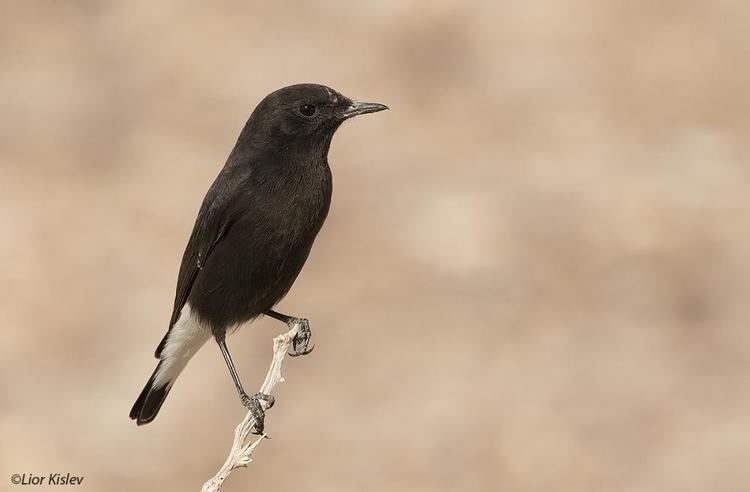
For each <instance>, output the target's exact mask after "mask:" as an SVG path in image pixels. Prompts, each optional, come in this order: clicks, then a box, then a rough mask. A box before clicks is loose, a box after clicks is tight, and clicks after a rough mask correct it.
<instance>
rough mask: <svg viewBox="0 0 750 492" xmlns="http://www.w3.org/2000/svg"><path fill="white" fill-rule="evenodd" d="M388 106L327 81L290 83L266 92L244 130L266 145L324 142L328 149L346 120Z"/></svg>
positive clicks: (315, 145) (319, 143)
mask: <svg viewBox="0 0 750 492" xmlns="http://www.w3.org/2000/svg"><path fill="white" fill-rule="evenodd" d="M385 109H388V107H387V106H385V105H383V104H377V103H365V102H358V101H353V100H351V99H349V98H348V97H346V96H344V95H342V94H340V93H339V92H337V91H335V90H333V89H331V88H330V87H326V86H324V85H319V84H297V85H290V86H288V87H284V88H282V89H278V90H276V91H274V92H272V93H271V94H269V95H268V96H266V97H265V98H264V99H263V100H262V101H261V102H260V104H258V106H257V107H256V108H255V111H253V114H252V115H251V116H250V119H249V120H248V122H247V125H246V126H245V130H243V132H242V133H243V134H244V136H245V138H246V139H250V140H256V141H263V142H264V144H266V145H268V144H278V145H281V146H293V147H298V146H302V147H317V146H318V145H323V146H324V147H325V149H326V151H327V147H328V145H329V144H330V141H331V138H332V136H333V134H334V132H335V131H336V129H337V128H338V127H339V125H341V123H343V122H344V121H345V120H347V119H349V118H352V117H354V116H358V115H361V114H367V113H375V112H377V111H383V110H385ZM242 139H243V135H240V140H242ZM238 143H239V142H238Z"/></svg>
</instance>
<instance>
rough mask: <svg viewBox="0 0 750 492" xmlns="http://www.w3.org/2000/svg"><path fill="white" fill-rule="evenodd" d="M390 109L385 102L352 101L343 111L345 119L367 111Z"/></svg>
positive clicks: (342, 114)
mask: <svg viewBox="0 0 750 492" xmlns="http://www.w3.org/2000/svg"><path fill="white" fill-rule="evenodd" d="M386 109H388V106H386V105H385V104H378V103H368V102H359V101H352V103H351V104H350V105H349V106H348V107H347V108H346V109H345V110H344V112H343V113H341V116H343V118H344V119H347V118H351V117H353V116H359V115H361V114H367V113H377V112H378V111H384V110H386Z"/></svg>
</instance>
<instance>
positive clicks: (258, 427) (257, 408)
mask: <svg viewBox="0 0 750 492" xmlns="http://www.w3.org/2000/svg"><path fill="white" fill-rule="evenodd" d="M216 342H217V343H218V344H219V350H221V354H222V355H223V356H224V361H225V362H226V363H227V367H228V368H229V374H231V375H232V381H234V386H235V388H237V393H238V394H239V396H240V401H242V404H243V405H244V406H245V408H247V409H248V410H250V412H251V413H252V414H253V417H254V418H255V425H254V426H253V431H252V432H253V434H257V435H261V434H263V428H264V425H265V420H266V412H265V410H268V409H270V408H271V407H272V406H273V404H274V402H275V401H276V400H275V399H274V397H273V396H271V395H266V394H264V393H255V394H254V395H253V396H248V394H247V393H246V392H245V389H244V388H243V387H242V381H240V375H239V374H238V373H237V368H235V367H234V362H233V361H232V356H231V354H230V353H229V348H228V347H227V343H226V340H225V339H224V338H223V337H222V338H220V339H217V340H216ZM261 401H262V402H265V404H266V409H265V410H264V409H263V405H261V404H260V402H261Z"/></svg>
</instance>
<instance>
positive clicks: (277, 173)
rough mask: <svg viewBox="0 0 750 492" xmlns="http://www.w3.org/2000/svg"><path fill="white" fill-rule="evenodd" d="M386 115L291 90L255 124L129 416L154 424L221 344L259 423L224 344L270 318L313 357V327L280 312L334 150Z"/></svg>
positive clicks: (201, 234)
mask: <svg viewBox="0 0 750 492" xmlns="http://www.w3.org/2000/svg"><path fill="white" fill-rule="evenodd" d="M384 109H388V108H387V107H386V106H384V105H382V104H375V103H363V102H356V101H353V100H351V99H349V98H347V97H345V96H343V95H341V94H339V93H338V92H336V91H335V90H333V89H331V88H328V87H326V86H323V85H317V84H298V85H292V86H289V87H284V88H282V89H279V90H277V91H275V92H272V93H271V94H269V95H268V96H266V97H265V98H264V99H263V100H262V101H261V102H260V104H258V106H257V107H256V108H255V110H254V111H253V113H252V114H251V115H250V119H248V121H247V123H246V124H245V127H244V128H243V129H242V132H241V133H240V136H239V138H238V139H237V143H236V144H235V146H234V149H233V150H232V152H231V154H230V155H229V158H228V159H227V162H226V164H225V165H224V168H223V169H222V170H221V172H220V173H219V175H218V177H217V178H216V180H215V181H214V183H213V184H212V185H211V188H209V190H208V193H207V194H206V197H205V198H204V200H203V204H202V205H201V208H200V211H199V212H198V217H197V218H196V220H195V226H194V227H193V232H192V234H191V235H190V240H189V241H188V244H187V247H186V248H185V253H184V255H183V257H182V264H181V265H180V273H179V276H178V279H177V292H176V296H175V301H174V308H173V310H172V318H171V320H170V322H169V330H168V331H167V334H166V335H165V336H164V338H163V339H162V341H161V343H160V344H159V346H158V347H157V349H156V358H158V359H159V363H158V365H157V366H156V370H155V371H154V373H153V374H152V375H151V378H150V379H149V380H148V382H147V383H146V386H145V387H144V388H143V391H142V392H141V394H140V396H139V397H138V399H137V400H136V402H135V404H134V405H133V408H132V409H131V410H130V418H131V419H134V420H135V421H136V422H137V423H138V425H142V424H147V423H149V422H151V421H152V420H154V418H155V417H156V414H157V413H158V412H159V409H160V408H161V406H162V403H164V399H165V398H166V397H167V395H168V394H169V390H170V389H172V386H173V385H174V382H175V380H176V379H177V376H179V375H180V372H182V370H183V369H184V368H185V365H186V364H187V363H188V361H189V360H190V358H191V357H192V356H193V355H195V353H196V352H197V351H198V350H199V349H200V348H201V347H202V346H203V344H204V343H206V341H208V339H209V338H210V337H211V336H213V338H214V339H215V340H216V342H217V343H218V345H219V349H220V350H221V353H222V354H223V356H224V359H225V361H226V364H227V367H228V368H229V372H230V374H231V376H232V380H233V381H234V384H235V386H236V387H237V392H238V393H239V396H240V399H241V400H242V403H243V405H245V406H246V407H248V408H249V409H250V410H252V411H253V412H254V413H255V414H256V418H257V422H258V423H257V424H256V428H255V432H257V433H261V432H262V431H263V410H262V407H261V406H260V404H259V400H265V401H266V403H267V406H268V407H270V406H271V405H272V404H273V398H272V397H270V396H269V395H262V394H256V395H254V396H252V397H250V396H248V394H247V393H246V392H245V390H244V389H243V387H242V383H241V382H240V378H239V375H238V374H237V370H236V369H235V367H234V363H233V362H232V357H231V356H230V354H229V350H228V349H227V345H226V335H227V332H229V331H231V330H233V329H235V328H237V327H239V326H240V325H242V324H243V323H246V322H248V321H250V320H252V319H254V318H256V317H258V316H260V315H262V314H265V315H268V316H271V317H273V318H275V319H278V320H281V321H284V322H286V323H287V324H291V323H293V322H295V321H301V322H302V325H303V327H304V330H302V334H301V335H300V336H299V337H298V338H297V339H296V340H295V341H294V344H293V348H292V353H291V355H302V354H306V353H309V352H310V350H311V349H310V350H308V349H307V345H308V340H309V337H310V330H309V326H308V324H307V320H304V319H300V318H295V317H292V316H288V315H285V314H281V313H279V312H276V311H273V307H274V306H275V305H276V304H277V303H278V302H279V301H280V300H281V299H282V298H283V297H284V296H285V295H286V293H287V292H288V291H289V289H290V288H291V287H292V284H293V283H294V280H295V279H296V278H297V275H298V274H299V273H300V270H302V266H303V265H304V263H305V260H306V259H307V256H308V254H309V253H310V249H311V248H312V245H313V241H314V240H315V237H316V236H317V234H318V231H320V228H321V227H322V226H323V222H324V221H325V219H326V216H327V214H328V208H329V206H330V204H331V192H332V180H331V170H330V168H329V167H328V149H329V148H330V145H331V139H332V138H333V134H334V132H335V131H336V129H337V128H338V127H339V126H340V125H341V123H342V122H343V121H344V120H346V119H348V118H351V117H353V116H357V115H361V114H365V113H374V112H376V111H382V110H384Z"/></svg>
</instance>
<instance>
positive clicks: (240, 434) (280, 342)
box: [201, 319, 302, 492]
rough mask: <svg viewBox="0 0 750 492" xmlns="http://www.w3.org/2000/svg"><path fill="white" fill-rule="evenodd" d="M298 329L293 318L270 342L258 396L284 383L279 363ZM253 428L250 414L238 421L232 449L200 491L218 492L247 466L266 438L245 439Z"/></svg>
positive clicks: (299, 325) (253, 419) (264, 407)
mask: <svg viewBox="0 0 750 492" xmlns="http://www.w3.org/2000/svg"><path fill="white" fill-rule="evenodd" d="M301 327H302V323H301V322H300V321H299V320H296V319H295V320H294V322H293V324H292V326H291V329H290V330H289V331H288V332H286V333H284V334H282V335H279V336H277V337H276V338H274V339H273V360H272V361H271V367H269V368H268V373H267V374H266V380H265V381H263V385H262V386H261V387H260V390H259V392H260V393H264V394H266V395H270V394H271V392H272V391H273V388H274V386H276V384H278V383H280V382H282V381H284V377H283V376H282V375H281V364H282V362H283V361H284V357H285V356H286V354H287V352H288V351H289V347H290V345H291V344H292V339H293V338H294V337H295V336H296V335H297V333H298V331H299V329H300V328H301ZM260 404H261V405H262V406H263V409H264V410H265V409H266V402H264V401H261V402H260ZM254 425H255V418H254V417H253V414H252V413H251V412H247V415H245V418H244V419H242V422H240V423H239V425H238V426H237V427H236V428H235V429H234V441H233V442H232V449H231V450H230V451H229V456H228V457H227V460H226V461H225V462H224V465H222V467H221V468H220V469H219V471H218V472H217V473H216V475H214V476H213V477H212V478H211V479H209V480H208V481H207V482H206V483H205V484H203V488H202V489H201V492H218V491H219V490H221V486H222V485H223V484H224V480H226V479H227V477H228V476H229V474H230V473H231V472H232V470H234V469H235V468H239V467H244V466H247V464H248V463H250V462H251V461H252V459H251V456H252V454H253V451H255V448H256V447H257V446H258V444H260V442H261V441H262V440H263V439H264V438H265V437H266V435H265V434H263V435H262V436H260V437H259V438H258V439H257V440H255V441H251V440H250V439H248V438H249V437H250V431H252V430H253V426H254Z"/></svg>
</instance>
